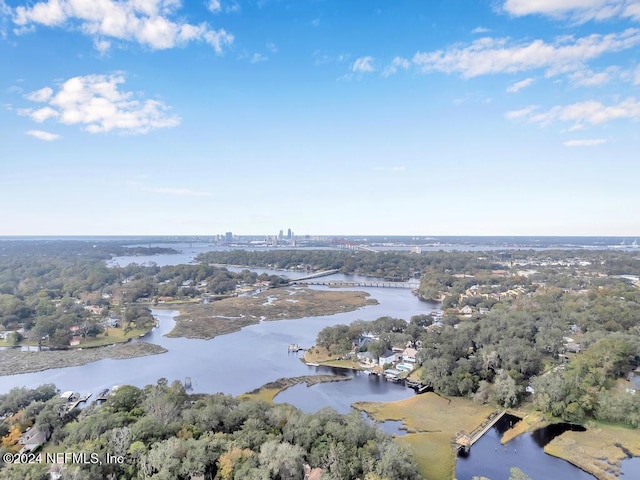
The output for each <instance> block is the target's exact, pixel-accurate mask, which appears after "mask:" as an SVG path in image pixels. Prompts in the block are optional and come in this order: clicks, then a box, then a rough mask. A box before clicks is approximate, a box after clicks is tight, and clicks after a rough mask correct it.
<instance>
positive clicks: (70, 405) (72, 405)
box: [66, 392, 91, 412]
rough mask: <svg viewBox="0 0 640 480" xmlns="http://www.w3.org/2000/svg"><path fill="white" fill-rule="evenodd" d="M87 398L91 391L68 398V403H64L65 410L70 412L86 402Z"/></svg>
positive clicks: (89, 396)
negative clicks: (77, 396)
mask: <svg viewBox="0 0 640 480" xmlns="http://www.w3.org/2000/svg"><path fill="white" fill-rule="evenodd" d="M89 398H91V392H89V393H87V394H86V395H85V396H84V397H79V398H77V399H75V400H69V403H67V404H66V409H67V412H70V411H71V410H73V409H74V408H76V407H77V406H78V405H80V404H81V403H84V402H86V401H87V400H89Z"/></svg>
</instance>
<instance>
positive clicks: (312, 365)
mask: <svg viewBox="0 0 640 480" xmlns="http://www.w3.org/2000/svg"><path fill="white" fill-rule="evenodd" d="M305 365H309V366H310V367H319V366H320V364H319V363H311V362H308V363H306V364H305Z"/></svg>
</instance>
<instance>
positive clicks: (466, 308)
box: [460, 305, 473, 316]
mask: <svg viewBox="0 0 640 480" xmlns="http://www.w3.org/2000/svg"><path fill="white" fill-rule="evenodd" d="M460 313H461V314H462V315H464V316H471V314H472V313H473V308H471V307H470V306H469V305H465V306H464V307H462V308H461V309H460Z"/></svg>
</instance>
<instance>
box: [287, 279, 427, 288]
mask: <svg viewBox="0 0 640 480" xmlns="http://www.w3.org/2000/svg"><path fill="white" fill-rule="evenodd" d="M290 284H300V285H324V286H327V287H335V288H350V287H377V288H410V289H415V288H418V287H419V286H420V284H419V283H411V282H336V281H333V282H332V281H328V282H323V281H321V280H320V281H306V280H302V281H300V279H295V280H292V281H291V282H290Z"/></svg>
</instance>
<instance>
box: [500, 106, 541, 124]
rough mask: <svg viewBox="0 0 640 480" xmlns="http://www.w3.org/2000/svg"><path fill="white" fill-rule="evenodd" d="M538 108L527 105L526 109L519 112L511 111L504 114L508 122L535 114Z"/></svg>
mask: <svg viewBox="0 0 640 480" xmlns="http://www.w3.org/2000/svg"><path fill="white" fill-rule="evenodd" d="M538 108H539V107H538V106H537V105H529V106H528V107H524V108H521V109H520V110H512V111H510V112H507V113H505V114H504V116H505V117H506V118H508V119H509V120H515V119H516V118H522V117H528V116H529V115H531V114H532V113H533V112H535V111H536V110H537V109H538Z"/></svg>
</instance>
